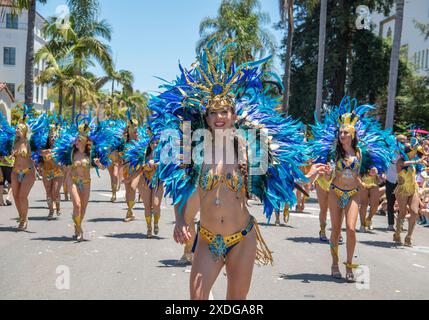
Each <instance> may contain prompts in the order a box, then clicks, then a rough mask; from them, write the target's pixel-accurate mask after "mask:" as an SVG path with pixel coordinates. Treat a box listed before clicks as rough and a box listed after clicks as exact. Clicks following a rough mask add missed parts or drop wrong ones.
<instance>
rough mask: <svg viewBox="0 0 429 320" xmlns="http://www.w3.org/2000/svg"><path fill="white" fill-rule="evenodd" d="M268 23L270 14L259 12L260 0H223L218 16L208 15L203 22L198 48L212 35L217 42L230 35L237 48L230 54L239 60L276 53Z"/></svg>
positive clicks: (211, 38)
mask: <svg viewBox="0 0 429 320" xmlns="http://www.w3.org/2000/svg"><path fill="white" fill-rule="evenodd" d="M269 23H270V19H269V16H268V14H267V13H264V12H260V3H259V1H258V0H223V1H222V3H221V5H220V7H219V10H218V15H217V17H215V18H210V17H207V18H205V19H204V20H203V21H202V22H201V24H200V36H201V39H200V40H199V42H198V43H197V52H200V50H201V49H203V48H205V47H206V45H207V44H208V43H209V42H210V41H211V40H213V39H214V45H215V46H221V45H222V44H223V43H224V42H225V40H226V39H231V40H233V41H234V42H235V43H236V44H237V50H233V51H231V52H232V53H233V56H232V57H230V58H231V59H233V60H234V61H235V62H236V63H237V64H241V63H243V62H247V61H251V60H255V59H259V58H261V57H265V56H266V55H268V54H274V53H275V50H276V48H275V44H274V40H273V36H272V34H271V33H270V32H269V31H268V30H266V29H265V28H264V26H265V25H267V24H269Z"/></svg>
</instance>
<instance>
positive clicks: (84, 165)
mask: <svg viewBox="0 0 429 320" xmlns="http://www.w3.org/2000/svg"><path fill="white" fill-rule="evenodd" d="M109 134H110V132H108V131H104V132H100V131H99V130H97V126H96V124H95V119H92V117H91V115H89V116H85V115H81V114H79V115H77V116H76V119H75V122H74V123H73V124H72V125H70V126H68V127H66V128H64V129H63V130H62V132H61V133H60V136H59V138H58V139H57V140H56V142H55V146H54V150H53V155H54V158H55V161H56V162H57V164H58V165H60V166H65V167H69V171H70V175H69V177H68V181H67V183H68V189H69V192H70V195H71V200H72V202H73V222H74V225H75V235H74V237H75V238H76V239H77V241H78V242H82V241H84V237H83V234H84V233H83V230H82V222H83V220H84V218H85V214H86V208H87V206H88V201H89V196H90V190H91V172H90V169H91V167H93V166H94V167H96V168H100V169H105V167H107V166H108V155H109V153H110V149H109V146H108V145H107V143H106V141H109V139H110V136H109Z"/></svg>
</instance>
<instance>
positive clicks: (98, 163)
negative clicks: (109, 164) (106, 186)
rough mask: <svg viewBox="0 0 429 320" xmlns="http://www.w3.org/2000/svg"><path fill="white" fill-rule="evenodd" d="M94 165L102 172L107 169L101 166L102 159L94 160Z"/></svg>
mask: <svg viewBox="0 0 429 320" xmlns="http://www.w3.org/2000/svg"><path fill="white" fill-rule="evenodd" d="M94 163H95V164H96V165H97V167H99V168H100V169H101V170H104V169H106V167H105V166H103V165H102V164H101V162H100V159H98V158H95V159H94Z"/></svg>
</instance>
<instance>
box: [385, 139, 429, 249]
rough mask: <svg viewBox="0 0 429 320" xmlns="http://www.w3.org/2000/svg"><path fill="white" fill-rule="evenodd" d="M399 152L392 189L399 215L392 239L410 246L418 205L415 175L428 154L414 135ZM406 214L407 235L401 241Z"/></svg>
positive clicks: (417, 188)
mask: <svg viewBox="0 0 429 320" xmlns="http://www.w3.org/2000/svg"><path fill="white" fill-rule="evenodd" d="M399 154H400V158H399V160H398V162H397V163H396V168H397V171H398V186H397V187H396V189H395V191H394V192H395V196H396V200H397V202H398V206H399V215H398V217H397V219H396V230H395V233H394V234H393V241H394V242H395V243H396V244H403V245H404V246H406V247H412V246H413V242H412V236H413V232H414V228H415V225H416V222H417V217H418V213H419V207H420V195H419V186H418V184H417V180H416V176H417V173H418V172H421V171H422V169H423V167H424V166H425V165H427V159H428V156H429V155H428V154H425V152H424V149H423V147H422V146H421V144H420V143H419V141H418V139H416V138H415V137H413V138H412V139H411V141H410V143H407V144H406V145H402V144H401V146H400V148H399ZM407 214H409V218H408V230H407V236H406V237H405V240H404V242H402V239H401V232H402V227H403V225H404V221H405V218H406V216H407Z"/></svg>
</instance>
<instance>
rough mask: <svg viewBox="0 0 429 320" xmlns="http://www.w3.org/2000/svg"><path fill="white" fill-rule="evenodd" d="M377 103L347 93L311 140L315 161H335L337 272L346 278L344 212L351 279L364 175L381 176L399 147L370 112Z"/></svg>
mask: <svg viewBox="0 0 429 320" xmlns="http://www.w3.org/2000/svg"><path fill="white" fill-rule="evenodd" d="M373 109H374V106H370V105H361V106H359V105H358V103H357V100H356V99H353V100H351V99H350V98H349V97H346V98H344V99H343V101H342V102H341V105H340V106H339V107H337V108H334V109H333V110H331V111H330V112H328V113H327V114H326V116H325V121H324V122H323V123H319V122H318V121H316V124H315V125H314V126H313V128H312V129H313V135H314V140H312V141H311V142H310V148H311V153H312V159H315V160H314V161H315V163H324V164H328V163H330V164H331V174H330V176H326V177H325V179H326V181H332V182H331V184H330V191H329V200H328V202H329V211H330V214H331V223H332V233H331V240H330V245H331V254H332V260H333V264H332V276H333V277H334V278H341V277H342V276H341V273H340V270H339V265H338V262H339V254H338V242H339V237H340V234H341V226H342V221H343V214H345V217H346V225H347V262H346V263H344V264H345V265H346V271H347V273H346V280H347V281H348V282H354V281H355V276H354V274H353V269H355V268H357V267H358V266H357V265H355V264H353V255H354V251H355V247H356V223H357V217H358V213H359V189H360V188H362V181H361V177H362V176H364V175H369V176H376V175H379V174H382V173H384V172H385V171H386V170H387V168H388V167H389V165H390V163H391V161H392V159H393V156H394V152H395V148H396V143H395V140H394V137H393V136H392V135H391V132H390V130H385V131H384V130H382V129H381V127H380V125H379V124H378V123H377V122H376V121H375V119H373V118H372V117H370V116H369V115H368V112H369V111H371V110H373Z"/></svg>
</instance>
